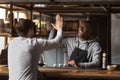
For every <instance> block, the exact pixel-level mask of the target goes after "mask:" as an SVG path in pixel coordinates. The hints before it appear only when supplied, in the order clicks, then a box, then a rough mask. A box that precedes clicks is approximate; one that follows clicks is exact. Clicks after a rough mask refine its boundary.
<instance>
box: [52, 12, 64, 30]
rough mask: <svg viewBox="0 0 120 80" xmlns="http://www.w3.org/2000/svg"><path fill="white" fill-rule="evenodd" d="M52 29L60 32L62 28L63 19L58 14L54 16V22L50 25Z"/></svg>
mask: <svg viewBox="0 0 120 80" xmlns="http://www.w3.org/2000/svg"><path fill="white" fill-rule="evenodd" d="M51 25H52V26H53V28H54V29H56V30H61V29H62V28H63V17H61V16H60V15H59V14H57V15H56V22H55V23H54V24H53V23H52V24H51Z"/></svg>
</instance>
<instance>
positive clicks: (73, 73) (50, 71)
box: [0, 65, 120, 80]
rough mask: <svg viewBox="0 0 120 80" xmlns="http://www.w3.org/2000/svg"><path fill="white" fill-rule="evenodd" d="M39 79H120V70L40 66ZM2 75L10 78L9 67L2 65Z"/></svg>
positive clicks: (0, 69)
mask: <svg viewBox="0 0 120 80" xmlns="http://www.w3.org/2000/svg"><path fill="white" fill-rule="evenodd" d="M38 70H39V74H38V75H39V77H40V78H39V80H55V79H56V80H60V79H64V80H70V79H72V80H73V79H75V80H76V79H79V80H81V79H80V78H87V80H89V79H90V80H93V79H95V80H120V71H117V70H114V71H108V70H99V69H94V70H93V69H75V68H52V67H39V68H38ZM2 76H6V77H7V78H8V68H7V67H6V66H4V65H0V80H4V79H2Z"/></svg>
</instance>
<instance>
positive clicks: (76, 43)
mask: <svg viewBox="0 0 120 80" xmlns="http://www.w3.org/2000/svg"><path fill="white" fill-rule="evenodd" d="M95 32H96V31H95V26H93V25H92V23H91V21H81V22H80V25H79V29H78V36H77V37H68V38H64V39H63V41H62V44H63V45H66V46H67V50H68V51H67V52H68V64H69V65H71V66H72V67H77V68H84V69H88V68H99V67H100V66H101V51H102V48H101V46H100V44H99V43H98V42H97V41H96V39H95V37H96V35H95ZM53 34H54V29H53V30H51V32H50V35H49V39H51V38H52V37H53ZM76 47H77V48H79V49H81V50H83V51H86V53H87V55H86V60H87V61H84V62H75V60H70V57H71V54H72V53H73V51H74V49H75V48H76ZM76 58H77V57H76Z"/></svg>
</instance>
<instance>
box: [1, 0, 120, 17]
mask: <svg viewBox="0 0 120 80" xmlns="http://www.w3.org/2000/svg"><path fill="white" fill-rule="evenodd" d="M2 4H5V5H8V6H2ZM40 4H42V5H40ZM10 5H12V10H19V11H20V10H21V11H25V10H30V11H31V10H32V11H36V12H41V13H44V14H47V15H56V14H57V13H59V14H62V15H64V16H83V15H105V14H109V13H120V0H9V1H8V0H0V7H2V8H6V9H8V10H10V9H11V7H10ZM36 5H37V6H36Z"/></svg>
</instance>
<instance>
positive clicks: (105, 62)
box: [102, 52, 107, 69]
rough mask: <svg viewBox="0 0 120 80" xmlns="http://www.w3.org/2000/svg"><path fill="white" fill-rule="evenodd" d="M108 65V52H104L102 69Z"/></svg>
mask: <svg viewBox="0 0 120 80" xmlns="http://www.w3.org/2000/svg"><path fill="white" fill-rule="evenodd" d="M106 66H107V57H106V53H105V52H103V54H102V69H106Z"/></svg>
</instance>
